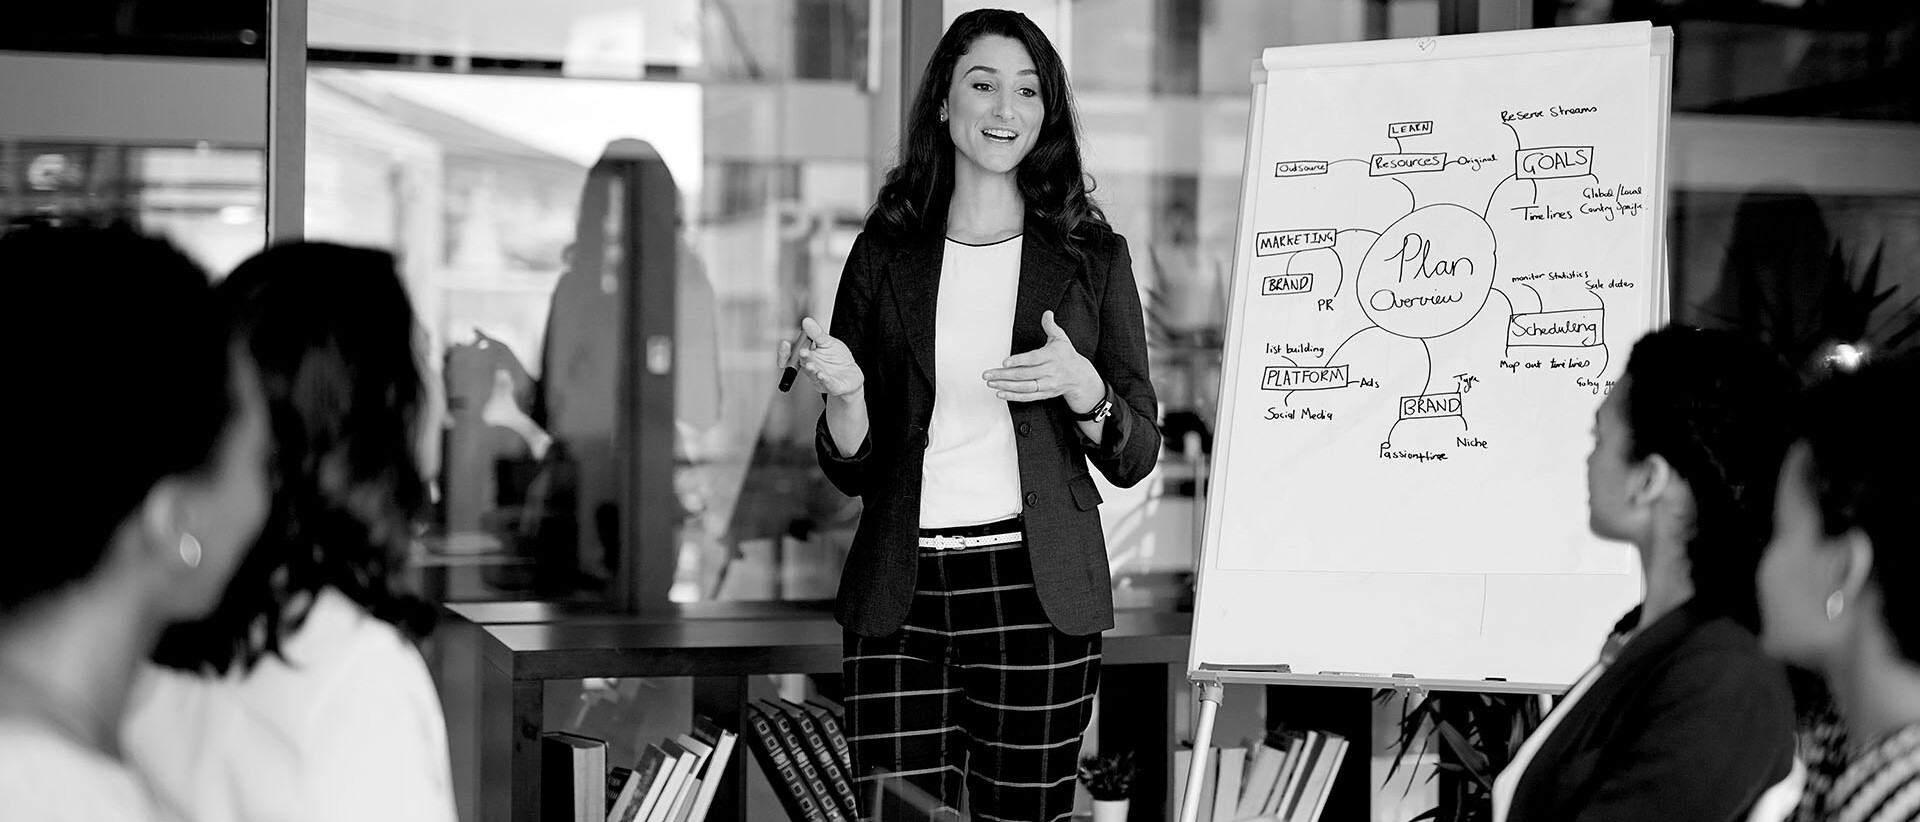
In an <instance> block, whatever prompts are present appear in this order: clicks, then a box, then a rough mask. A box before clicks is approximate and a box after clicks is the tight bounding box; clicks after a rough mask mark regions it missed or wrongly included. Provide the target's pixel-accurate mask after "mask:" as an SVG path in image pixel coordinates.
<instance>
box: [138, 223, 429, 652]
mask: <svg viewBox="0 0 1920 822" xmlns="http://www.w3.org/2000/svg"><path fill="white" fill-rule="evenodd" d="M218 296H219V299H220V304H221V306H222V307H223V308H224V310H225V311H226V313H227V315H228V317H229V318H230V331H231V334H232V335H233V341H234V344H235V345H236V346H237V347H238V348H239V349H240V350H242V351H244V352H245V353H246V354H247V356H248V357H249V358H250V359H251V361H252V363H253V365H254V367H255V369H256V370H257V372H258V374H259V379H260V387H261V393H262V394H263V396H264V397H265V398H266V407H267V416H268V420H269V424H270V425H271V428H272V432H273V444H274V459H273V478H274V488H275V491H274V499H273V510H272V513H271V515H270V516H269V519H268V521H267V525H266V527H265V529H264V530H263V532H262V533H261V537H260V543H259V545H258V546H257V547H256V548H255V549H254V551H253V552H252V553H251V554H249V555H248V557H247V558H246V559H245V560H244V561H243V562H242V564H241V566H240V570H239V571H238V572H237V573H236V574H235V575H234V579H233V582H232V584H231V585H230V586H229V588H228V592H227V596H226V598H225V599H224V600H223V601H222V603H221V604H220V606H219V608H218V609H216V610H215V612H214V613H213V615H211V616H210V617H208V618H207V619H206V620H203V621H201V622H199V623H194V624H190V625H183V626H177V627H176V628H174V629H173V630H170V631H169V632H168V634H167V635H166V636H165V637H163V639H162V642H161V645H160V649H159V650H158V651H157V652H156V654H155V659H156V660H157V661H159V662H161V663H163V664H168V665H173V666H176V667H181V668H188V669H199V668H203V667H211V668H213V669H215V670H222V671H224V670H225V669H226V668H227V666H229V665H230V664H232V663H233V662H235V661H239V662H241V663H242V664H244V665H250V664H251V663H253V662H254V661H256V660H258V659H259V658H260V656H261V655H263V654H265V653H268V652H275V651H277V650H278V649H279V645H280V641H281V639H282V636H283V634H284V633H286V632H289V631H291V630H293V629H295V628H297V627H298V626H299V624H300V623H301V621H302V620H303V619H304V618H305V615H306V608H307V606H308V605H310V604H311V597H312V596H313V595H315V594H317V593H319V592H321V591H323V590H324V589H327V588H334V589H337V590H339V591H340V592H341V593H343V594H345V595H346V596H347V597H348V598H350V599H352V600H354V601H355V602H358V603H360V604H361V605H362V606H363V607H365V608H367V610H369V611H370V612H372V613H373V614H374V615H375V616H376V617H379V618H382V619H384V620H386V621H388V622H390V623H393V624H395V625H398V626H400V627H402V628H403V629H406V630H410V631H421V630H424V629H425V628H426V627H427V626H428V625H429V624H430V617H431V611H430V610H429V609H428V608H427V606H425V605H424V603H421V602H419V601H418V600H416V599H414V598H412V597H410V596H407V595H405V594H403V593H401V592H400V589H399V588H398V587H397V583H398V580H397V579H396V576H397V574H398V572H399V570H400V569H401V568H402V563H403V562H404V561H405V557H406V555H407V552H408V550H409V549H410V547H411V544H412V541H413V538H414V523H415V521H416V518H417V517H418V516H419V514H420V513H421V512H422V510H423V509H424V507H425V505H426V501H427V500H426V483H425V481H424V479H423V478H422V476H421V474H420V469H419V466H418V463H417V462H416V458H415V451H414V442H415V437H414V433H415V425H416V423H417V420H418V419H419V416H420V404H421V398H422V377H421V370H420V365H419V362H418V360H417V358H416V352H415V351H414V334H415V322H414V313H413V306H412V303H411V301H410V300H409V299H408V296H407V291H406V288H405V285H404V284H403V283H402V282H401V279H400V276H399V274H398V272H397V271H396V269H395V265H394V259H393V256H392V255H390V254H388V253H386V252H384V251H376V250H372V249H364V248H350V247H346V246H339V245H330V244H323V243H295V244H290V245H282V246H278V247H275V248H272V249H269V250H267V251H265V252H262V253H260V254H259V255H256V256H254V257H253V258H252V259H249V260H247V261H246V262H244V263H242V264H241V265H240V267H239V268H237V269H235V270H234V272H233V274H232V275H231V276H229V277H228V278H227V279H226V280H225V281H224V282H222V283H221V284H220V286H219V288H218Z"/></svg>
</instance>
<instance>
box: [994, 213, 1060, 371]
mask: <svg viewBox="0 0 1920 822" xmlns="http://www.w3.org/2000/svg"><path fill="white" fill-rule="evenodd" d="M1035 228H1036V226H1035V225H1034V223H1033V222H1032V221H1028V223H1027V226H1026V236H1024V237H1022V238H1021V241H1020V293H1019V294H1018V295H1017V296H1016V297H1015V298H1014V303H1013V340H1012V341H1011V342H1012V347H1011V349H1009V350H1008V351H1007V353H1008V354H1009V355H1013V354H1021V353H1025V352H1028V351H1032V350H1034V349H1036V348H1039V347H1040V346H1043V345H1046V344H1047V331H1046V329H1044V328H1042V327H1041V326H1040V315H1041V314H1044V313H1046V312H1047V311H1049V310H1052V309H1054V308H1056V307H1057V306H1059V304H1060V295H1061V293H1062V292H1064V291H1066V288H1067V283H1069V282H1072V281H1073V274H1074V270H1075V266H1074V264H1073V261H1072V260H1070V259H1068V258H1067V254H1066V251H1065V250H1064V249H1062V248H1061V247H1060V246H1059V245H1057V244H1055V243H1053V242H1050V241H1047V240H1044V239H1041V236H1042V234H1041V232H1038V231H1035V230H1034V229H1035ZM1059 319H1060V318H1059V317H1055V318H1054V321H1055V322H1058V321H1059Z"/></svg>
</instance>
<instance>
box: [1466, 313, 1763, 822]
mask: <svg viewBox="0 0 1920 822" xmlns="http://www.w3.org/2000/svg"><path fill="white" fill-rule="evenodd" d="M1793 398H1794V380H1793V377H1792V375H1791V373H1790V372H1789V371H1788V370H1787V368H1786V366H1785V364H1784V363H1782V362H1780V361H1779V359H1778V358H1777V357H1776V356H1774V355H1773V354H1772V353H1771V352H1769V351H1768V350H1767V349H1766V348H1765V347H1764V346H1762V345H1761V344H1760V343H1759V342H1757V341H1755V340H1752V339H1750V338H1747V337H1744V336H1740V335H1736V334H1733V333H1730V332H1719V331H1701V330H1698V329H1692V328H1686V327H1679V326H1670V327H1668V328H1664V329H1661V330H1659V331H1655V332H1653V333H1651V334H1648V335H1647V336H1645V337H1643V338H1641V340H1640V341H1639V342H1638V343H1637V344H1635V345H1634V347H1633V353H1632V355H1631V357H1630V358H1629V360H1628V361H1627V367H1626V372H1625V374H1624V375H1623V376H1622V377H1621V378H1620V380H1619V382H1618V383H1616V384H1615V385H1614V386H1613V389H1612V390H1611V391H1610V392H1609V393H1608V394H1607V397H1606V399H1605V401H1603V402H1602V403H1601V404H1600V409H1599V410H1598V411H1597V412H1595V414H1594V445H1593V452H1592V454H1591V455H1590V456H1589V457H1588V458H1587V495H1588V496H1587V505H1588V512H1589V514H1588V516H1589V524H1590V526H1591V528H1592V529H1593V532H1594V533H1595V534H1597V535H1599V536H1601V537H1603V538H1606V539H1611V540H1618V541H1621V542H1628V543H1632V544H1633V546H1634V548H1635V549H1636V551H1637V553H1638V556H1639V560H1640V570H1641V574H1642V575H1643V577H1644V579H1645V589H1644V593H1643V597H1642V600H1641V603H1640V605H1639V606H1638V607H1637V608H1635V609H1634V610H1633V611H1632V612H1630V613H1628V614H1627V616H1626V617H1625V618H1624V619H1622V620H1621V621H1620V623H1619V624H1618V625H1617V626H1616V628H1615V632H1614V634H1613V635H1612V636H1610V637H1609V638H1608V640H1607V643H1606V645H1605V646H1604V648H1603V649H1602V651H1601V654H1600V659H1599V661H1598V662H1597V663H1596V664H1595V665H1594V666H1593V667H1592V668H1591V669H1589V670H1588V671H1587V673H1586V674H1585V675H1584V676H1582V677H1581V678H1580V680H1579V682H1577V683H1576V684H1575V685H1574V686H1573V688H1572V689H1571V690H1570V691H1569V692H1568V693H1567V695H1566V697H1565V698H1564V699H1562V700H1561V702H1560V704H1559V705H1558V706H1557V707H1556V708H1555V709H1554V711H1553V713H1552V714H1549V715H1548V717H1547V720H1546V722H1545V723H1543V724H1542V726H1541V727H1540V728H1539V729H1538V730H1537V731H1536V732H1535V733H1534V735H1533V737H1531V738H1529V739H1528V740H1527V742H1526V744H1525V745H1524V746H1523V747H1522V748H1521V750H1520V752H1519V754H1518V755H1517V756H1516V757H1515V758H1514V761H1513V763H1512V764H1510V765H1509V766H1508V767H1507V769H1506V770H1505V771H1504V772H1502V773H1501V775H1500V778H1499V779H1498V780H1496V782H1495V791H1494V818H1495V819H1506V820H1514V821H1515V822H1519V821H1520V820H1554V821H1555V822H1559V821H1560V820H1586V821H1588V822H1597V820H1622V822H1625V820H1635V822H1641V821H1642V820H1669V819H1670V820H1693V821H1694V822H1719V821H1720V820H1742V819H1747V818H1749V814H1750V813H1751V812H1753V811H1754V810H1755V809H1756V808H1761V809H1763V810H1764V809H1772V808H1776V807H1777V808H1780V809H1782V810H1784V808H1785V807H1790V806H1791V803H1792V799H1793V796H1794V792H1795V791H1796V790H1797V789H1798V783H1797V782H1796V781H1795V780H1794V779H1793V778H1791V777H1793V776H1794V775H1795V774H1796V771H1794V758H1793V756H1794V714H1793V702H1792V697H1791V695H1790V693H1789V691H1788V687H1787V680H1786V676H1785V673H1784V672H1783V671H1782V670H1781V668H1780V666H1779V665H1777V664H1776V663H1774V662H1773V661H1772V660H1770V659H1768V658H1767V657H1766V656H1765V655H1763V654H1762V653H1761V652H1760V647H1759V642H1758V640H1757V639H1756V638H1755V636H1754V631H1755V630H1756V629H1757V610H1756V606H1755V602H1754V582H1753V579H1754V569H1755V567H1756V565H1757V564H1758V563H1759V561H1760V554H1761V550H1762V548H1763V547H1764V546H1765V545H1766V541H1767V532H1768V527H1767V523H1768V521H1769V512H1770V511H1771V510H1772V497H1773V477H1774V476H1775V475H1776V474H1777V473H1778V470H1779V466H1780V460H1781V456H1782V454H1783V453H1784V452H1785V450H1786V444H1787V437H1788V435H1787V424H1786V421H1785V415H1784V413H1783V409H1784V408H1785V407H1787V406H1788V405H1790V404H1791V402H1792V401H1793ZM1776 788H1777V789H1776Z"/></svg>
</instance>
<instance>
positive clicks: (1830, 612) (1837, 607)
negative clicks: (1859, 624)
mask: <svg viewBox="0 0 1920 822" xmlns="http://www.w3.org/2000/svg"><path fill="white" fill-rule="evenodd" d="M1845 610H1847V595H1846V593H1845V592H1842V591H1834V592H1833V594H1832V595H1831V596H1829V597H1827V621H1828V622H1832V621H1834V620H1836V619H1839V618H1840V614H1841V612H1843V611H1845Z"/></svg>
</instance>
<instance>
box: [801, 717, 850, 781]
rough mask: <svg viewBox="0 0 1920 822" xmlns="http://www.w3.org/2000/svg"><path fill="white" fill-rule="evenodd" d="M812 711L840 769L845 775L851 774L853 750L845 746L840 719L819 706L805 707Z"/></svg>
mask: <svg viewBox="0 0 1920 822" xmlns="http://www.w3.org/2000/svg"><path fill="white" fill-rule="evenodd" d="M807 707H809V708H811V709H812V710H813V716H814V718H815V719H818V720H820V729H821V730H823V731H825V732H826V734H827V741H828V742H831V743H833V752H834V753H835V754H836V755H838V756H839V757H840V767H843V768H846V769H847V773H853V748H852V747H851V746H849V745H847V735H846V734H844V733H841V732H840V718H839V717H836V716H834V715H833V711H830V710H827V709H826V708H823V707H821V706H819V705H809V706H807Z"/></svg>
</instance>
